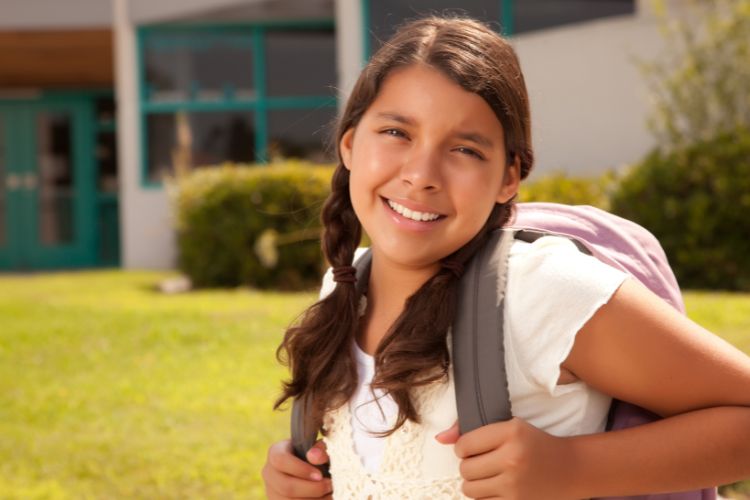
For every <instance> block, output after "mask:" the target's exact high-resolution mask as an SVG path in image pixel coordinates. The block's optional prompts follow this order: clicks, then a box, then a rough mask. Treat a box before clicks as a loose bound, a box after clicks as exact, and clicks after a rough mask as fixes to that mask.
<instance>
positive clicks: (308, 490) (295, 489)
mask: <svg viewBox="0 0 750 500" xmlns="http://www.w3.org/2000/svg"><path fill="white" fill-rule="evenodd" d="M307 460H309V461H310V463H307V462H305V461H304V460H300V459H299V458H297V457H296V456H294V453H292V443H291V441H289V440H288V439H286V440H284V441H279V442H278V443H276V444H274V445H272V446H271V447H270V448H269V449H268V457H267V458H266V465H264V466H263V471H262V475H263V482H264V483H265V485H266V495H267V496H268V498H269V499H271V500H275V499H284V498H331V493H332V491H333V488H332V486H331V480H330V479H326V478H324V477H323V476H322V475H321V473H320V471H319V470H318V469H316V468H315V467H313V465H311V464H315V465H321V464H324V463H326V462H328V453H326V447H325V443H323V441H318V442H317V443H315V446H313V447H312V448H310V451H308V452H307Z"/></svg>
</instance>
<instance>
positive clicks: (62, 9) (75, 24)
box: [0, 0, 112, 30]
mask: <svg viewBox="0 0 750 500" xmlns="http://www.w3.org/2000/svg"><path fill="white" fill-rule="evenodd" d="M111 21H112V2H111V0H0V30H13V29H25V28H32V29H34V28H53V29H65V28H91V27H103V26H109V25H110V23H111Z"/></svg>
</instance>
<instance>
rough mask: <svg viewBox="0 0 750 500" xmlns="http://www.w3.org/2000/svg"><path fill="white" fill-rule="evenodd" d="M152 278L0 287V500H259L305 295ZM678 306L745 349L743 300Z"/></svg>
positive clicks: (67, 278)
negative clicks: (168, 291) (162, 289)
mask: <svg viewBox="0 0 750 500" xmlns="http://www.w3.org/2000/svg"><path fill="white" fill-rule="evenodd" d="M167 276H169V275H168V274H166V273H155V272H122V271H102V272H83V273H60V274H43V275H25V276H12V275H4V276H0V498H2V499H6V498H24V499H25V498H39V499H42V498H44V499H57V498H74V499H79V498H96V499H100V498H104V499H119V498H128V499H130V498H136V499H137V498H144V499H145V498H148V499H157V498H158V499H178V498H179V499H188V498H201V499H203V498H211V499H213V498H219V499H233V498H262V497H263V492H262V491H263V490H262V482H261V479H260V468H261V466H262V464H263V462H264V461H265V453H266V449H267V446H268V444H269V443H271V442H273V441H275V440H278V439H281V438H282V437H285V436H286V435H287V434H288V431H287V421H288V415H287V414H286V413H275V412H273V411H271V402H272V401H273V399H274V397H275V396H276V394H277V393H278V390H279V380H280V379H281V378H282V377H283V376H284V371H283V369H282V368H280V367H279V366H277V364H276V362H275V358H274V351H275V349H276V346H277V345H278V342H279V339H280V337H281V334H282V332H283V329H284V327H285V326H286V325H287V324H289V323H290V322H291V321H292V320H293V319H294V318H295V316H296V315H297V314H298V313H299V312H300V311H302V309H303V308H304V307H305V306H306V305H307V304H309V303H311V301H312V300H313V299H314V296H315V294H314V293H307V294H278V293H260V292H254V291H248V290H231V291H205V292H195V293H189V294H183V295H172V296H166V295H163V294H161V293H159V292H157V291H156V288H155V286H156V284H157V283H158V282H159V281H160V280H161V279H163V278H165V277H167ZM687 302H688V307H689V310H690V314H691V316H693V317H694V318H695V319H697V320H698V321H699V322H701V323H702V324H704V325H705V326H707V327H708V328H709V329H711V330H714V331H716V332H717V333H719V334H720V335H722V336H724V337H725V338H727V340H729V341H730V342H732V343H733V344H735V345H737V346H739V347H740V348H741V349H743V350H744V351H745V352H748V353H750V295H737V294H734V295H729V294H702V293H701V294H697V293H692V294H688V296H687ZM748 491H750V489H748Z"/></svg>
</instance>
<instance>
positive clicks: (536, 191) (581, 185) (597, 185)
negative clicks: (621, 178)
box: [518, 172, 616, 210]
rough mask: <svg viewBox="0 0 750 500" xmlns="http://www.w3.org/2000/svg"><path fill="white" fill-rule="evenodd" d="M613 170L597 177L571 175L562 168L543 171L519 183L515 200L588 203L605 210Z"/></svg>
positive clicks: (574, 203) (612, 182) (613, 178)
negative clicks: (543, 172)
mask: <svg viewBox="0 0 750 500" xmlns="http://www.w3.org/2000/svg"><path fill="white" fill-rule="evenodd" d="M615 180H616V178H615V174H614V173H607V174H605V175H602V176H600V177H597V178H587V177H571V176H568V175H566V174H565V173H562V172H556V173H553V174H549V175H545V176H544V177H541V178H539V179H537V180H534V181H532V182H528V183H521V190H520V193H519V196H518V201H521V202H526V201H546V202H551V203H564V204H566V205H591V206H594V207H598V208H602V209H604V210H606V209H607V208H608V206H609V192H610V191H611V190H612V188H613V186H614V183H615Z"/></svg>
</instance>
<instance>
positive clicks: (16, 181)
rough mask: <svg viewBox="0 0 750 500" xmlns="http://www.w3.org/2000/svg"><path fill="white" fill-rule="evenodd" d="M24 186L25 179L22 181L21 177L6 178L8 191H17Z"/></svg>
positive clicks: (14, 175)
mask: <svg viewBox="0 0 750 500" xmlns="http://www.w3.org/2000/svg"><path fill="white" fill-rule="evenodd" d="M22 184H23V179H21V176H20V175H16V174H8V175H7V176H6V177H5V187H6V188H7V189H8V191H15V190H16V189H18V188H20V187H21V185H22Z"/></svg>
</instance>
